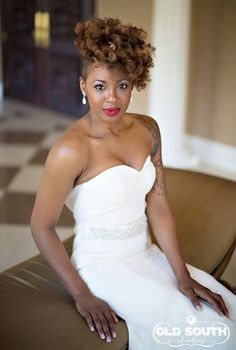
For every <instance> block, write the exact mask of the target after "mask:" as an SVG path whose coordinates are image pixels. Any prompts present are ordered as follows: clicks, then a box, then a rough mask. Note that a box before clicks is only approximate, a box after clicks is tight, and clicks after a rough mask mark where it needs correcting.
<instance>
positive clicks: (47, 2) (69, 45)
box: [1, 0, 94, 117]
mask: <svg viewBox="0 0 236 350" xmlns="http://www.w3.org/2000/svg"><path fill="white" fill-rule="evenodd" d="M1 6H2V11H1V13H2V25H3V32H4V35H3V37H4V38H5V40H4V42H3V74H4V94H5V95H6V96H12V97H16V98H20V99H23V100H26V101H29V102H33V103H36V104H38V105H41V106H45V107H48V108H51V109H55V110H59V111H62V112H66V113H69V114H71V115H72V116H75V117H79V116H81V115H83V114H84V113H85V112H86V108H88V107H86V106H84V105H83V104H82V103H81V101H82V96H81V93H80V90H79V69H80V65H81V59H80V56H79V53H78V51H77V49H76V48H75V47H74V38H75V36H74V27H75V24H76V23H77V22H78V21H80V20H84V19H87V18H91V17H92V15H93V11H94V1H93V0H89V1H87V0H86V1H82V0H79V1H78V0H66V1H65V0H8V1H4V0H1Z"/></svg>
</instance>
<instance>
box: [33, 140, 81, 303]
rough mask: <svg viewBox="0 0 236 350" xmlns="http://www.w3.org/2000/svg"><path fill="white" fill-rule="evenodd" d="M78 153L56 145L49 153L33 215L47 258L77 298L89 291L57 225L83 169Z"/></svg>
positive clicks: (36, 238)
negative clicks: (62, 240)
mask: <svg viewBox="0 0 236 350" xmlns="http://www.w3.org/2000/svg"><path fill="white" fill-rule="evenodd" d="M79 164H81V159H79V156H78V152H76V151H75V149H74V148H73V147H72V146H70V145H65V144H60V143H59V144H57V145H55V146H54V147H53V148H52V149H51V151H50V152H49V155H48V158H47V161H46V163H45V167H44V171H43V176H42V179H41V182H40V185H39V189H38V192H37V195H36V200H35V204H34V208H33V212H32V216H31V231H32V235H33V238H34V240H35V242H36V244H37V246H38V248H39V250H40V251H41V252H42V254H43V256H44V257H45V259H46V260H47V261H48V262H49V264H50V265H51V266H52V267H53V269H54V270H55V271H56V272H57V274H58V276H59V277H60V279H61V281H62V283H63V284H64V285H65V287H66V289H67V290H68V291H69V293H70V294H71V295H72V297H73V298H74V299H76V298H77V296H78V295H80V294H81V293H85V292H86V291H88V287H87V285H86V283H85V282H84V281H83V280H82V279H81V278H80V276H79V275H78V274H77V272H76V271H75V269H74V267H73V265H72V264H71V262H70V259H69V256H68V254H67V252H66V250H65V248H64V246H63V244H62V243H61V241H60V239H59V237H58V235H57V233H56V230H55V226H56V223H57V221H58V219H59V217H60V214H61V212H62V209H63V206H64V201H65V198H66V196H67V195H68V193H69V192H70V190H71V189H72V187H73V183H74V180H75V178H76V176H77V174H78V172H79V171H81V169H79Z"/></svg>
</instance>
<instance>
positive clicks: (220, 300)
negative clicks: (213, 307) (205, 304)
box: [214, 293, 229, 317]
mask: <svg viewBox="0 0 236 350" xmlns="http://www.w3.org/2000/svg"><path fill="white" fill-rule="evenodd" d="M214 294H215V297H216V298H218V300H219V304H220V306H221V309H222V310H223V314H224V315H225V316H227V317H228V316H229V311H228V309H227V306H226V304H225V302H224V299H223V298H222V296H221V295H220V294H217V293H214Z"/></svg>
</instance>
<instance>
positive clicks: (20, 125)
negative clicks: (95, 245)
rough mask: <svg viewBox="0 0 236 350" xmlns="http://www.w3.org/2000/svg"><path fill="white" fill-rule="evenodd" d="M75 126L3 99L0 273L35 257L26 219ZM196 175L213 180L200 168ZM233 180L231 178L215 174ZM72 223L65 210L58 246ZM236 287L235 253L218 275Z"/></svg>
mask: <svg viewBox="0 0 236 350" xmlns="http://www.w3.org/2000/svg"><path fill="white" fill-rule="evenodd" d="M73 122H74V119H72V118H71V117H69V116H67V115H64V114H61V113H58V112H52V111H48V110H44V109H42V108H38V107H35V106H32V105H30V104H26V103H23V102H20V101H17V100H12V99H4V102H3V105H2V106H1V109H0V271H3V270H5V269H7V268H9V267H11V266H13V265H15V264H17V263H19V262H21V261H24V260H25V259H27V258H29V257H32V256H34V255H35V254H37V253H38V249H37V247H36V245H35V243H34V241H33V239H32V236H31V232H30V226H29V223H30V216H31V211H32V207H33V203H34V198H35V193H36V191H37V187H38V184H39V179H40V176H41V173H42V169H43V164H44V162H45V160H46V157H47V154H48V151H49V149H50V148H51V146H52V145H53V144H54V143H55V141H56V140H57V138H58V137H60V136H61V134H62V133H63V132H64V130H65V129H66V128H67V127H68V126H69V125H70V124H71V123H73ZM196 170H198V171H202V172H206V173H210V174H214V175H217V170H216V169H212V168H209V167H207V166H206V165H200V166H199V167H198V169H196ZM218 175H219V176H221V177H226V178H228V179H230V180H236V174H228V173H225V174H224V172H222V171H221V172H220V173H219V174H218ZM73 224H74V222H73V218H72V215H71V213H70V211H69V210H68V209H67V208H66V207H64V209H63V212H62V215H61V217H60V220H59V222H58V226H57V232H58V234H59V236H60V238H61V239H62V240H64V239H66V238H67V237H69V236H71V235H72V234H73ZM223 277H224V279H225V280H226V281H228V282H229V283H230V284H231V285H232V286H236V253H234V255H233V258H232V259H231V262H230V264H229V266H228V268H227V270H226V271H225V273H224V275H223Z"/></svg>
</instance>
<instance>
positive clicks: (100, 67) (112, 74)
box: [87, 63, 129, 81]
mask: <svg viewBox="0 0 236 350" xmlns="http://www.w3.org/2000/svg"><path fill="white" fill-rule="evenodd" d="M87 79H89V80H90V79H92V80H100V81H101V80H103V81H106V80H110V79H111V80H115V81H119V80H124V79H125V80H129V76H128V74H126V73H125V72H124V70H122V69H121V68H120V67H118V66H117V67H116V66H115V67H109V66H108V65H107V64H105V63H95V64H91V65H90V66H89V69H88V76H87Z"/></svg>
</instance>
